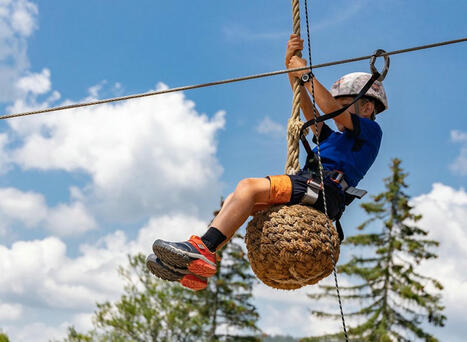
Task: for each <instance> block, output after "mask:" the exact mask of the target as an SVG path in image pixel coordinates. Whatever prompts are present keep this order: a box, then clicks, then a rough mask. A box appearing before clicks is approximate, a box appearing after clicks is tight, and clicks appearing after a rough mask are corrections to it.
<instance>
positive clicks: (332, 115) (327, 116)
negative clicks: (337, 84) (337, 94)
mask: <svg viewBox="0 0 467 342" xmlns="http://www.w3.org/2000/svg"><path fill="white" fill-rule="evenodd" d="M380 76H381V75H380V73H379V72H377V71H376V72H374V73H373V74H372V75H371V77H370V79H369V80H368V81H367V82H366V84H365V85H364V86H363V88H362V90H360V92H359V93H358V95H357V96H355V98H354V99H353V101H352V102H351V103H349V104H348V105H345V106H344V107H342V108H340V109H338V110H336V111H334V112H332V113H329V114H325V115H321V116H318V117H317V118H314V119H311V120H309V121H307V122H305V123H304V124H303V125H302V128H300V140H301V141H302V144H303V147H304V148H305V150H306V152H307V153H308V154H311V153H313V151H312V150H311V147H310V144H309V143H308V140H307V139H306V137H305V135H304V134H303V132H304V131H305V129H307V128H308V127H310V126H311V125H314V124H315V123H318V122H323V121H326V120H329V119H332V118H335V117H336V116H338V115H340V114H342V113H343V112H345V111H346V110H347V109H348V108H349V107H350V106H351V105H353V104H354V103H355V102H357V101H358V100H360V99H361V98H362V97H363V96H365V94H366V92H367V91H368V90H369V89H370V88H371V86H372V85H373V83H374V82H375V81H376V80H377V79H378V78H379V77H380Z"/></svg>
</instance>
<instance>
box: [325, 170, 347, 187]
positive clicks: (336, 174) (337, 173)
mask: <svg viewBox="0 0 467 342" xmlns="http://www.w3.org/2000/svg"><path fill="white" fill-rule="evenodd" d="M333 172H334V175H331V176H330V177H329V179H330V180H331V181H332V182H334V183H336V184H339V183H340V182H341V181H342V179H343V177H344V172H342V171H339V170H334V171H333Z"/></svg>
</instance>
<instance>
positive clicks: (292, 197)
mask: <svg viewBox="0 0 467 342" xmlns="http://www.w3.org/2000/svg"><path fill="white" fill-rule="evenodd" d="M268 178H269V180H270V181H271V190H270V201H271V203H277V204H279V203H284V204H298V203H300V201H301V200H302V198H303V196H304V195H305V193H306V191H307V187H308V185H307V180H308V179H309V175H305V173H304V172H302V171H300V172H299V173H297V174H296V175H280V176H269V177H268ZM324 188H325V190H326V205H327V211H328V216H329V218H330V219H331V220H334V219H336V218H338V217H339V216H340V214H341V213H342V212H343V211H344V208H345V196H344V193H343V191H342V190H341V189H340V188H339V186H338V185H337V184H335V183H333V182H332V181H330V180H325V182H324ZM313 207H314V208H316V209H317V210H319V211H321V212H323V213H324V200H323V192H322V191H320V192H319V194H318V199H317V201H316V203H315V204H313Z"/></svg>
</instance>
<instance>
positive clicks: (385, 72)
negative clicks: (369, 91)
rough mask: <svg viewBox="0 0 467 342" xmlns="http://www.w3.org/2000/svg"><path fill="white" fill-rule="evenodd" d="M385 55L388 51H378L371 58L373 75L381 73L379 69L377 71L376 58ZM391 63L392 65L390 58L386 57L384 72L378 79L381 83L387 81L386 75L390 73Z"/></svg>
mask: <svg viewBox="0 0 467 342" xmlns="http://www.w3.org/2000/svg"><path fill="white" fill-rule="evenodd" d="M385 53H386V51H384V50H383V49H378V50H376V51H375V52H373V55H372V56H371V59H370V69H371V73H372V74H376V73H379V71H378V69H376V67H375V61H376V58H378V57H380V56H382V55H383V54H385ZM389 63H390V59H389V56H388V55H384V67H383V71H382V72H381V73H380V76H379V77H378V81H380V82H381V81H383V80H384V79H385V77H386V74H387V73H388V71H389Z"/></svg>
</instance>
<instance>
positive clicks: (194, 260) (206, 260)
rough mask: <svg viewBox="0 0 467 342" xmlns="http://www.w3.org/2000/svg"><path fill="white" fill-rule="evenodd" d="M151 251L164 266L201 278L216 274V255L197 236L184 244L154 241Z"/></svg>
mask: <svg viewBox="0 0 467 342" xmlns="http://www.w3.org/2000/svg"><path fill="white" fill-rule="evenodd" d="M152 250H153V251H154V254H156V255H157V257H158V258H159V259H161V260H162V261H163V262H164V263H165V264H166V265H170V266H174V267H177V268H179V269H188V270H189V271H190V272H191V273H193V274H196V275H198V276H202V277H211V276H213V275H214V274H216V271H217V263H216V261H217V258H216V253H212V252H211V251H210V250H209V249H208V248H207V247H206V246H205V244H204V243H203V241H201V238H200V237H199V236H196V235H193V236H192V237H190V240H188V241H184V242H168V241H164V240H156V241H154V244H153V245H152Z"/></svg>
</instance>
